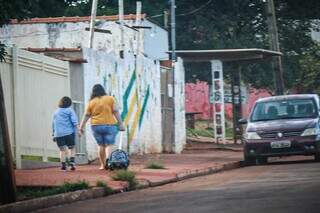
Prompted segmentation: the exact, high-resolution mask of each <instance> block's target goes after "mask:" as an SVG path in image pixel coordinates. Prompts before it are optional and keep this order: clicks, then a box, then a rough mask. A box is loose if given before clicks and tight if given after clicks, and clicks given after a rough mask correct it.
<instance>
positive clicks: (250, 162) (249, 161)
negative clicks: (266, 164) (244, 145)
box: [244, 155, 256, 166]
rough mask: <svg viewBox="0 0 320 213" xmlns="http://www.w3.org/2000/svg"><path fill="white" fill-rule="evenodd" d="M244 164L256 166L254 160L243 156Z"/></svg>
mask: <svg viewBox="0 0 320 213" xmlns="http://www.w3.org/2000/svg"><path fill="white" fill-rule="evenodd" d="M244 164H245V166H252V165H256V158H255V157H249V156H246V155H244Z"/></svg>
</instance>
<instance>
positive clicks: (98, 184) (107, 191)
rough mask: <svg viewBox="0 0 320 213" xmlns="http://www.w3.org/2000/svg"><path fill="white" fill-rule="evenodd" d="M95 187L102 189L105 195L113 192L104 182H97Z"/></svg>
mask: <svg viewBox="0 0 320 213" xmlns="http://www.w3.org/2000/svg"><path fill="white" fill-rule="evenodd" d="M96 186H97V187H102V188H103V189H104V193H105V195H110V194H112V193H113V190H112V189H111V187H110V186H108V185H107V184H106V183H105V182H103V181H101V180H98V181H97V183H96Z"/></svg>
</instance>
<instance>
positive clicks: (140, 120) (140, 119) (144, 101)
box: [139, 86, 150, 129]
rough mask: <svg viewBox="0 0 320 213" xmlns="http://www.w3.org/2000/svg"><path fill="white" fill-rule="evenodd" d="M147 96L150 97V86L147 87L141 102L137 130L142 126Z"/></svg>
mask: <svg viewBox="0 0 320 213" xmlns="http://www.w3.org/2000/svg"><path fill="white" fill-rule="evenodd" d="M149 96H150V86H148V89H147V92H146V95H145V97H144V100H143V105H142V109H141V114H140V118H139V129H140V128H141V125H142V120H143V115H144V113H145V111H146V107H147V103H148V100H149Z"/></svg>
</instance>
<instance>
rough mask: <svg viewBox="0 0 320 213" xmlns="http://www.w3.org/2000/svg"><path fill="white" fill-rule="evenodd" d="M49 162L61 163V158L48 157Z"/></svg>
mask: <svg viewBox="0 0 320 213" xmlns="http://www.w3.org/2000/svg"><path fill="white" fill-rule="evenodd" d="M48 161H49V162H58V163H59V162H60V158H55V157H48Z"/></svg>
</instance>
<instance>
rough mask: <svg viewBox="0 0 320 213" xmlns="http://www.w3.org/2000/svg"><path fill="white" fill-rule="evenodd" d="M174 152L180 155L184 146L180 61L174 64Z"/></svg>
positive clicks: (182, 72)
mask: <svg viewBox="0 0 320 213" xmlns="http://www.w3.org/2000/svg"><path fill="white" fill-rule="evenodd" d="M174 75H175V94H174V95H175V100H174V105H175V146H174V148H175V152H176V153H181V152H182V150H183V149H184V146H185V144H186V117H185V113H186V111H185V76H184V67H183V61H182V59H180V58H179V59H178V62H177V63H175V71H174Z"/></svg>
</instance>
